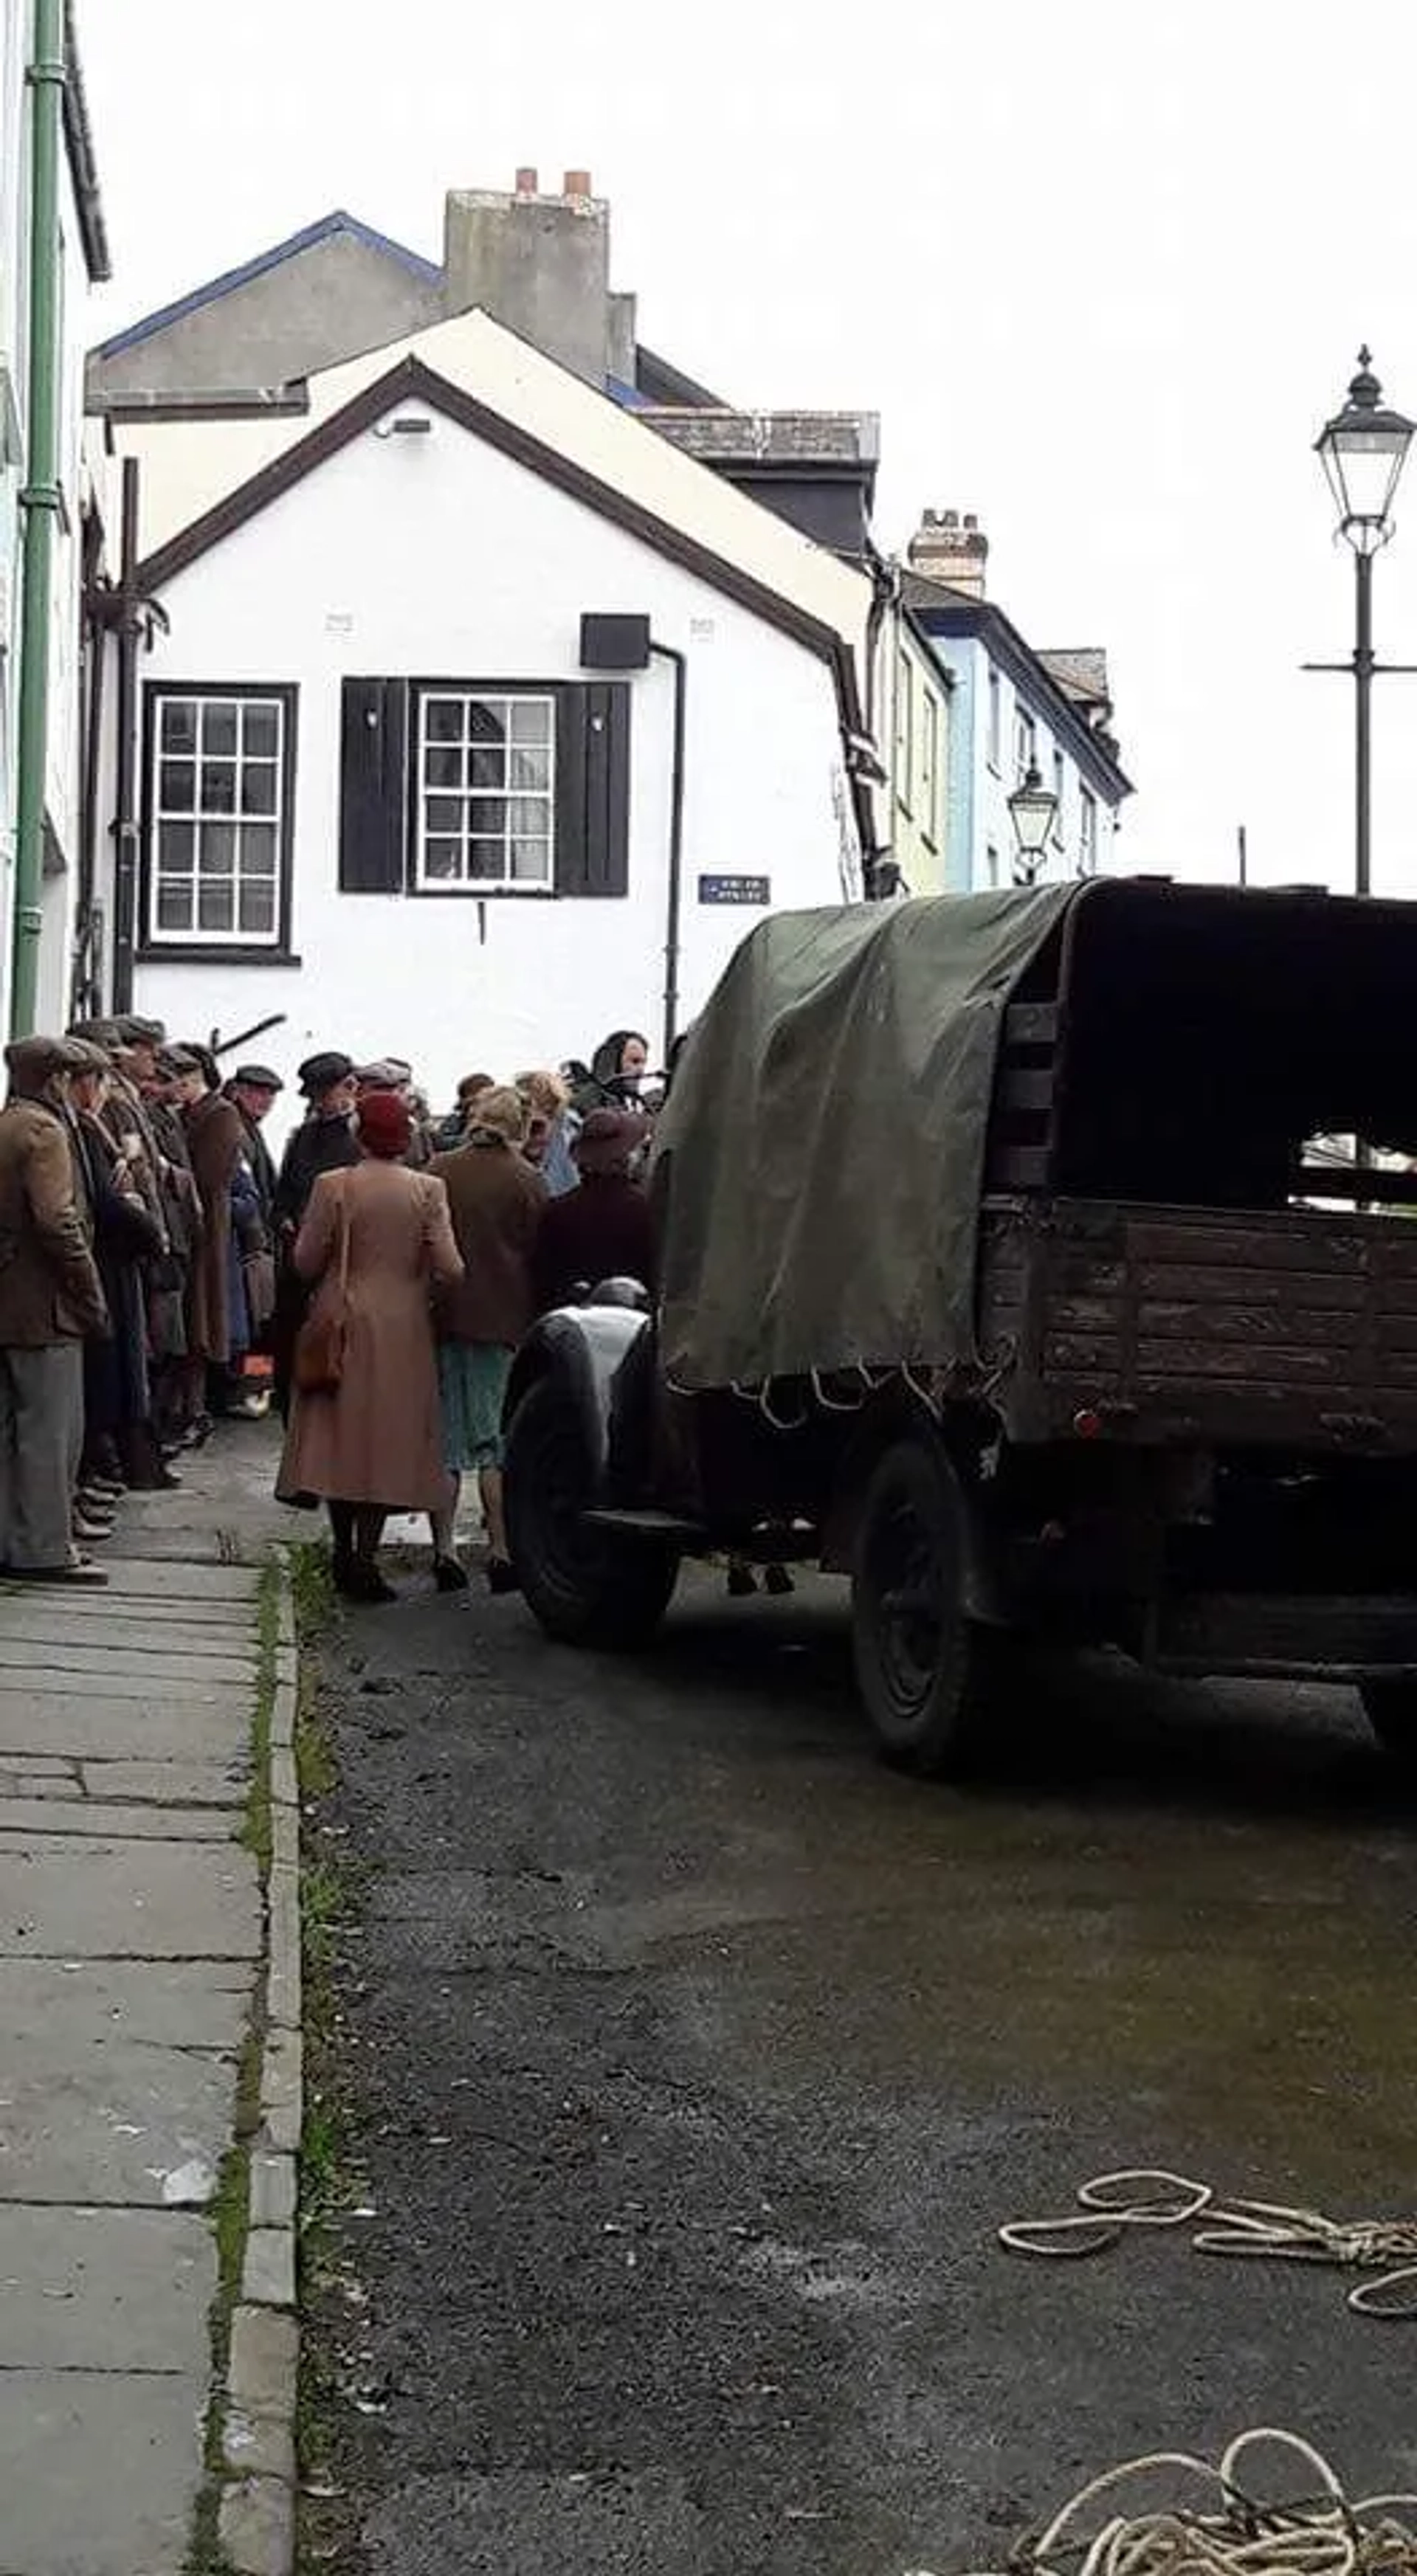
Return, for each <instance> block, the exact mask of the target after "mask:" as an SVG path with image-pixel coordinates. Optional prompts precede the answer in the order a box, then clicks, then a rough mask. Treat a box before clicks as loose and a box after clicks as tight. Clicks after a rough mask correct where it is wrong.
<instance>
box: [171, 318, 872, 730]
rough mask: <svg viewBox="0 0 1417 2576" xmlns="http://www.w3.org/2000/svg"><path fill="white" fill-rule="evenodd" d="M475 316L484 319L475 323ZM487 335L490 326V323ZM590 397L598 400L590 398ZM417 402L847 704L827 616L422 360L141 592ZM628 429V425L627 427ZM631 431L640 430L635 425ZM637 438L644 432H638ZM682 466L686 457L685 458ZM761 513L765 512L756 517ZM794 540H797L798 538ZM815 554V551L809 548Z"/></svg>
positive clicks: (248, 490) (846, 663) (187, 544)
mask: <svg viewBox="0 0 1417 2576" xmlns="http://www.w3.org/2000/svg"><path fill="white" fill-rule="evenodd" d="M484 318H485V317H484ZM491 327H492V328H493V329H496V328H497V326H496V325H495V324H494V325H492V326H491ZM590 399H592V400H599V399H601V398H600V397H597V396H594V395H591V396H590ZM409 401H416V402H424V403H427V404H428V405H429V407H430V409H432V410H435V411H439V412H441V413H443V414H444V416H445V417H446V418H448V419H449V420H452V421H455V422H457V423H458V424H459V425H460V426H461V427H462V428H464V429H467V430H470V431H471V432H472V434H473V435H474V436H475V437H478V438H481V439H483V440H485V441H486V443H487V444H488V445H489V446H491V447H495V448H497V449H498V450H499V451H500V453H501V454H502V455H504V456H510V457H512V458H513V459H514V461H515V462H516V463H517V464H519V465H524V466H526V467H527V468H528V469H529V470H530V471H531V472H532V473H534V474H539V475H540V476H542V478H543V479H544V480H545V481H546V482H548V483H551V484H554V485H555V486H556V488H557V489H558V490H560V491H562V492H565V493H567V494H568V495H569V496H570V498H571V499H573V500H576V501H579V502H581V503H583V504H584V505H585V506H586V507H587V508H589V509H592V510H595V511H597V512H599V514H600V515H601V516H602V517H603V518H606V519H609V520H612V521H613V522H614V523H615V525H617V526H618V527H621V528H623V529H624V530H625V531H626V532H627V533H628V534H629V535H631V536H635V537H638V538H640V539H641V540H642V541H643V543H645V544H646V545H649V546H652V547H654V549H655V550H656V552H657V553H660V554H662V555H665V556H668V557H669V558H670V559H671V560H672V561H674V562H676V563H678V564H680V565H681V566H682V567H683V568H684V569H685V570H686V571H688V572H691V573H693V574H695V575H696V576H697V577H698V578H699V579H700V580H702V581H704V582H707V583H708V584H709V585H710V586H711V587H712V588H714V589H716V590H719V591H721V592H722V593H723V594H724V596H725V597H726V598H729V599H733V600H736V601H737V602H738V604H739V606H740V607H743V608H746V609H748V610H750V611H751V612H752V614H753V615H755V616H757V617H761V618H762V619H763V621H764V622H765V624H767V625H770V626H774V627H776V628H777V629H778V630H779V632H780V633H782V634H785V635H788V636H791V637H792V639H793V640H794V641H795V642H797V643H799V644H803V645H805V646H806V647H807V649H808V650H809V651H810V652H813V653H816V654H818V655H819V656H820V657H821V658H822V659H823V660H824V661H826V662H828V663H830V664H831V666H832V669H833V671H834V673H835V675H836V678H837V683H838V687H839V688H840V689H842V690H843V691H844V692H845V693H846V695H847V696H848V697H849V698H851V699H852V700H853V701H854V695H855V682H854V666H853V665H852V661H851V655H850V652H849V650H848V648H847V645H846V641H845V639H844V637H843V635H842V633H841V630H840V629H839V628H837V627H835V626H833V625H831V624H830V623H829V622H828V621H827V619H825V618H823V617H820V616H817V615H815V614H814V613H813V612H812V610H811V609H810V608H808V607H807V606H806V605H805V603H804V602H803V600H802V599H801V598H793V597H791V596H790V595H788V594H787V593H786V592H785V591H782V590H779V589H776V588H774V587H773V586H772V585H771V584H770V583H768V582H766V581H764V580H763V579H762V578H761V577H760V576H759V575H758V574H757V573H754V572H752V571H749V570H747V569H745V568H744V566H743V565H742V564H741V563H736V562H734V561H733V560H732V558H731V557H729V556H726V555H724V554H722V553H720V552H719V551H718V550H717V549H716V548H715V547H713V546H712V545H710V544H708V543H706V542H705V541H704V540H703V539H701V538H699V537H697V536H695V535H693V534H691V533H690V531H689V530H688V529H686V528H685V527H684V526H682V525H681V524H677V523H675V522H674V521H672V520H670V519H667V518H665V517H664V516H662V515H661V514H660V513H659V512H658V511H656V510H654V509H653V508H651V507H650V506H648V505H647V504H646V503H645V502H644V501H641V500H639V499H637V498H635V497H634V496H633V495H632V494H630V493H628V492H626V491H625V490H623V489H621V488H619V487H617V486H616V485H614V484H611V483H608V482H606V481H604V480H603V479H602V478H601V476H600V475H598V474H597V473H595V472H594V471H593V470H591V469H590V468H589V467H588V466H587V465H586V464H585V463H583V462H581V461H579V460H578V459H577V458H576V457H574V456H573V455H571V454H570V453H569V452H568V450H567V449H566V448H565V447H562V446H560V445H552V444H550V443H549V442H548V441H547V440H546V439H544V438H541V437H539V436H537V434H536V433H535V432H534V431H532V430H530V429H528V428H526V427H525V426H524V425H523V423H522V422H521V421H519V420H515V419H512V418H510V417H509V416H508V415H507V414H506V413H505V412H502V411H499V410H496V409H494V408H493V407H492V406H491V405H490V404H489V403H487V402H484V401H482V400H480V399H479V398H478V397H477V396H476V395H475V394H472V393H470V392H469V391H468V390H467V389H466V388H465V387H464V386H462V385H458V384H454V383H453V382H451V381H450V379H449V378H448V377H446V376H442V375H439V374H438V373H437V372H436V371H435V370H434V369H433V368H431V367H429V366H427V365H425V364H424V362H423V361H422V359H420V358H417V357H414V356H407V357H405V358H403V359H401V360H400V361H399V362H398V363H397V364H396V365H395V366H393V367H391V368H390V369H389V370H388V371H387V373H385V374H384V375H381V376H376V377H375V378H374V379H373V380H372V381H371V382H369V383H366V384H365V385H363V386H362V387H361V388H360V390H359V391H357V392H356V393H355V394H353V395H352V396H351V398H350V399H349V400H348V401H347V402H345V403H343V404H342V405H341V406H340V407H339V409H338V410H335V411H332V412H330V413H329V414H328V415H327V416H326V417H325V418H324V419H323V420H321V421H319V422H318V423H317V424H316V426H315V427H314V428H313V429H310V430H308V431H307V432H306V433H305V435H304V436H303V437H302V438H297V439H296V440H294V441H293V443H292V444H290V445H289V446H287V447H285V448H284V449H283V450H282V451H281V452H280V453H279V454H277V455H276V456H274V457H271V458H270V459H268V461H267V462H266V463H265V464H263V465H261V466H259V467H258V468H257V470H256V471H255V472H254V473H253V474H250V475H249V476H248V477H247V478H246V480H245V481H244V482H241V483H238V484H237V485H236V486H235V487H234V488H232V489H231V490H228V491H226V492H224V493H223V494H222V496H221V498H220V499H219V500H217V501H216V502H214V503H213V505H212V506H211V507H210V508H209V509H207V510H205V511H204V512H203V513H202V514H201V516H200V517H199V518H196V519H194V520H192V521H191V522H190V523H189V525H188V526H186V527H185V528H182V529H179V530H178V532H177V533H176V534H175V535H173V536H171V537H169V538H168V539H167V541H166V542H165V543H164V544H161V545H159V546H157V547H156V548H155V549H154V550H153V551H152V552H151V553H150V554H148V555H147V556H146V557H145V558H144V560H143V561H142V563H140V564H139V566H138V568H137V574H136V580H137V582H138V584H139V586H140V587H141V589H142V590H143V592H144V593H145V594H146V595H148V596H155V595H157V594H158V593H159V592H160V591H161V590H162V589H163V587H164V585H165V584H166V583H167V582H169V581H171V580H173V579H174V577H175V576H176V575H177V574H178V573H181V572H185V571H186V570H187V568H188V567H189V565H191V564H193V563H195V562H197V561H198V560H199V559H200V557H201V556H202V555H204V554H206V553H207V552H208V551H209V549H210V548H211V547H213V546H216V545H219V544H220V543H221V542H222V540H223V539H224V538H226V537H229V536H232V535H234V534H235V533H236V531H237V530H238V529H239V528H242V527H244V526H245V525H246V524H247V522H248V521H249V520H251V519H253V518H255V517H256V516H257V514H258V513H259V512H260V511H262V510H265V509H267V508H269V506H270V504H271V503H272V502H273V501H277V500H279V499H281V498H282V497H283V495H284V494H285V493H287V492H289V491H290V490H292V489H293V487H294V486H295V485H297V484H298V483H300V482H303V480H304V479H305V477H306V476H307V475H308V474H311V473H313V472H314V471H315V469H316V468H317V467H318V466H320V465H323V464H324V463H325V462H326V460H327V459H328V458H329V457H331V456H334V455H337V454H338V453H339V451H340V450H341V449H342V448H344V447H347V446H348V445H349V443H350V441H351V440H352V439H354V438H357V437H358V436H360V434H361V433H362V432H363V431H365V430H367V429H369V428H371V427H372V426H373V424H374V423H375V422H376V421H378V420H382V419H383V418H384V416H385V414H386V413H387V412H389V411H390V410H392V409H393V408H394V407H395V406H396V405H397V404H399V403H401V402H409ZM627 426H628V422H627ZM635 434H636V435H637V436H638V435H640V432H639V431H638V428H636V432H635ZM643 434H644V435H646V436H650V435H652V433H649V432H645V433H643ZM686 461H687V460H686ZM691 471H694V472H696V473H704V474H705V480H706V482H707V483H708V484H709V485H710V486H712V487H713V488H714V489H716V490H717V489H721V488H723V487H719V486H717V485H716V484H715V481H714V478H713V477H712V476H711V475H708V474H707V472H706V469H704V468H702V467H692V468H691ZM733 498H734V499H735V500H736V501H737V502H738V503H739V506H740V507H742V508H744V509H747V510H751V511H753V512H754V513H756V511H757V506H758V505H757V504H756V503H754V502H751V501H745V500H742V498H741V496H739V495H734V496H733ZM764 515H765V516H770V514H767V513H765V514H764ZM802 542H803V543H804V544H805V543H806V541H805V540H803V541H802ZM811 551H815V550H811Z"/></svg>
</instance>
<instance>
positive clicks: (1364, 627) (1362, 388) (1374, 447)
mask: <svg viewBox="0 0 1417 2576" xmlns="http://www.w3.org/2000/svg"><path fill="white" fill-rule="evenodd" d="M1414 427H1417V424H1414V423H1413V422H1412V421H1410V420H1408V419H1407V418H1406V417H1405V415H1404V414H1403V413H1402V412H1400V411H1390V410H1388V409H1387V407H1386V406H1385V404H1384V402H1383V389H1382V386H1381V385H1380V384H1379V382H1378V379H1377V377H1376V376H1375V375H1374V373H1373V360H1372V352H1371V351H1370V350H1369V349H1367V348H1363V349H1360V350H1359V352H1358V373H1357V374H1356V376H1355V377H1354V378H1353V381H1352V383H1351V384H1350V386H1349V388H1348V400H1347V401H1346V403H1345V404H1344V406H1343V409H1342V410H1341V411H1338V412H1335V413H1334V416H1333V418H1332V420H1330V421H1327V422H1326V423H1325V425H1324V427H1323V429H1322V431H1321V432H1320V434H1319V437H1318V438H1317V439H1316V441H1315V443H1314V444H1315V452H1316V454H1317V456H1318V458H1319V461H1320V463H1321V465H1322V466H1323V469H1324V472H1325V474H1326V475H1327V477H1328V482H1329V489H1330V490H1331V492H1332V494H1333V497H1334V502H1335V504H1336V507H1337V510H1338V533H1339V535H1340V536H1341V537H1343V538H1345V539H1346V540H1347V542H1348V544H1349V545H1350V546H1351V547H1352V549H1353V572H1354V579H1355V583H1356V623H1355V632H1354V643H1353V658H1352V660H1351V662H1308V663H1306V664H1305V666H1304V667H1305V669H1306V670H1309V671H1351V672H1352V674H1353V692H1354V709H1355V730H1354V751H1355V771H1356V775H1355V790H1354V795H1355V802H1354V884H1355V887H1356V890H1357V892H1358V893H1359V894H1360V895H1366V894H1370V893H1371V892H1372V884H1373V777H1372V698H1373V678H1374V674H1375V673H1376V672H1379V671H1401V670H1410V669H1412V667H1413V666H1412V665H1411V664H1410V663H1401V662H1379V661H1377V660H1376V659H1375V657H1374V653H1373V563H1374V559H1375V557H1376V556H1377V555H1378V554H1379V553H1380V552H1381V550H1382V548H1383V547H1384V546H1385V545H1386V544H1387V542H1388V540H1389V538H1390V537H1391V535H1392V504H1393V496H1394V494H1395V493H1396V491H1397V486H1398V483H1399V481H1400V479H1401V475H1402V469H1403V466H1404V465H1405V464H1406V462H1407V451H1408V448H1409V447H1410V446H1411V444H1412V437H1413V430H1414Z"/></svg>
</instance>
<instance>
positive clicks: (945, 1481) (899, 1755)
mask: <svg viewBox="0 0 1417 2576" xmlns="http://www.w3.org/2000/svg"><path fill="white" fill-rule="evenodd" d="M964 1508H965V1507H964V1499H963V1496H962V1495H961V1493H960V1489H959V1484H958V1480H957V1478H956V1476H955V1472H954V1469H953V1468H952V1466H951V1465H950V1462H949V1459H948V1457H947V1456H946V1454H945V1451H944V1449H943V1448H942V1447H939V1446H938V1445H937V1444H936V1443H934V1442H933V1441H929V1440H925V1439H919V1438H914V1439H905V1440H899V1441H897V1442H896V1443H895V1444H894V1446H893V1447H891V1448H889V1449H887V1450H885V1451H884V1452H883V1453H882V1455H881V1457H880V1458H879V1459H878V1460H877V1463H876V1466H875V1468H874V1470H873V1471H872V1474H871V1478H870V1482H869V1484H868V1485H867V1488H866V1495H865V1500H864V1503H863V1506H862V1512H861V1521H860V1526H859V1529H858V1533H857V1544H856V1559H855V1567H854V1571H853V1574H852V1587H851V1607H852V1642H853V1648H854V1653H855V1661H856V1681H857V1687H858V1689H859V1690H860V1693H861V1697H862V1699H863V1701H864V1703H865V1706H866V1713H867V1715H868V1716H869V1718H870V1720H871V1724H872V1726H873V1727H874V1729H875V1733H876V1740H877V1744H878V1746H879V1749H880V1751H881V1753H882V1755H883V1757H884V1759H885V1760H886V1761H887V1762H891V1763H894V1764H895V1765H896V1766H897V1767H898V1768H900V1769H901V1770H906V1771H917V1772H922V1773H938V1772H946V1771H950V1770H952V1769H955V1768H956V1767H958V1766H959V1765H960V1764H962V1763H963V1762H964V1760H965V1759H966V1757H967V1755H968V1752H969V1749H970V1739H971V1735H972V1732H973V1729H974V1725H975V1722H976V1720H977V1719H978V1717H979V1715H980V1710H981V1704H982V1701H983V1697H984V1687H985V1674H984V1662H985V1655H986V1651H987V1648H988V1645H989V1642H990V1641H989V1637H988V1633H987V1631H986V1630H984V1629H983V1628H981V1627H980V1626H979V1624H978V1623H977V1622H976V1621H974V1620H972V1619H970V1618H968V1617H967V1616H966V1614H965V1611H964V1608H963V1606H962V1605H963V1595H964V1566H965V1546H964V1537H965V1533H964Z"/></svg>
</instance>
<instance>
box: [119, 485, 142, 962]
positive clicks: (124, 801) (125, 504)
mask: <svg viewBox="0 0 1417 2576" xmlns="http://www.w3.org/2000/svg"><path fill="white" fill-rule="evenodd" d="M118 545H119V553H118V673H117V679H118V685H117V688H116V690H115V692H114V710H113V717H114V732H115V735H116V748H115V755H114V802H115V806H116V811H115V813H114V817H113V1008H114V1010H115V1011H118V1012H120V1013H121V1012H125V1011H131V1009H132V1007H133V950H134V944H135V929H136V921H137V883H138V864H137V862H138V794H137V780H138V739H137V724H138V647H139V644H140V643H141V641H142V620H141V617H140V613H139V602H138V582H137V572H138V460H137V458H136V456H125V457H124V459H123V500H122V516H121V521H120V534H119V540H118Z"/></svg>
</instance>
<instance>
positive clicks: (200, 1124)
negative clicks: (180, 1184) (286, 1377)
mask: <svg viewBox="0 0 1417 2576" xmlns="http://www.w3.org/2000/svg"><path fill="white" fill-rule="evenodd" d="M186 1127H187V1151H188V1153H189V1155H190V1156H191V1162H192V1178H193V1179H194V1181H195V1182H196V1184H197V1196H198V1198H199V1199H200V1200H201V1203H202V1232H201V1240H200V1242H199V1244H198V1245H197V1248H196V1250H195V1252H194V1254H193V1260H192V1290H191V1320H190V1324H189V1340H190V1343H191V1349H192V1356H193V1358H194V1359H207V1360H217V1361H225V1360H227V1359H229V1358H230V1356H231V1177H232V1174H233V1172H234V1171H235V1169H236V1166H237V1164H238V1162H239V1161H240V1159H241V1155H242V1152H243V1150H244V1147H245V1143H246V1130H245V1128H244V1127H243V1126H242V1124H241V1112H240V1110H239V1109H238V1108H237V1107H236V1106H235V1103H234V1102H232V1101H230V1100H224V1099H223V1098H222V1095H221V1093H220V1092H219V1091H209V1092H207V1093H206V1095H205V1096H204V1098H202V1099H201V1100H198V1101H195V1102H194V1103H193V1105H192V1107H191V1108H190V1109H189V1110H188V1112H187V1119H186Z"/></svg>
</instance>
